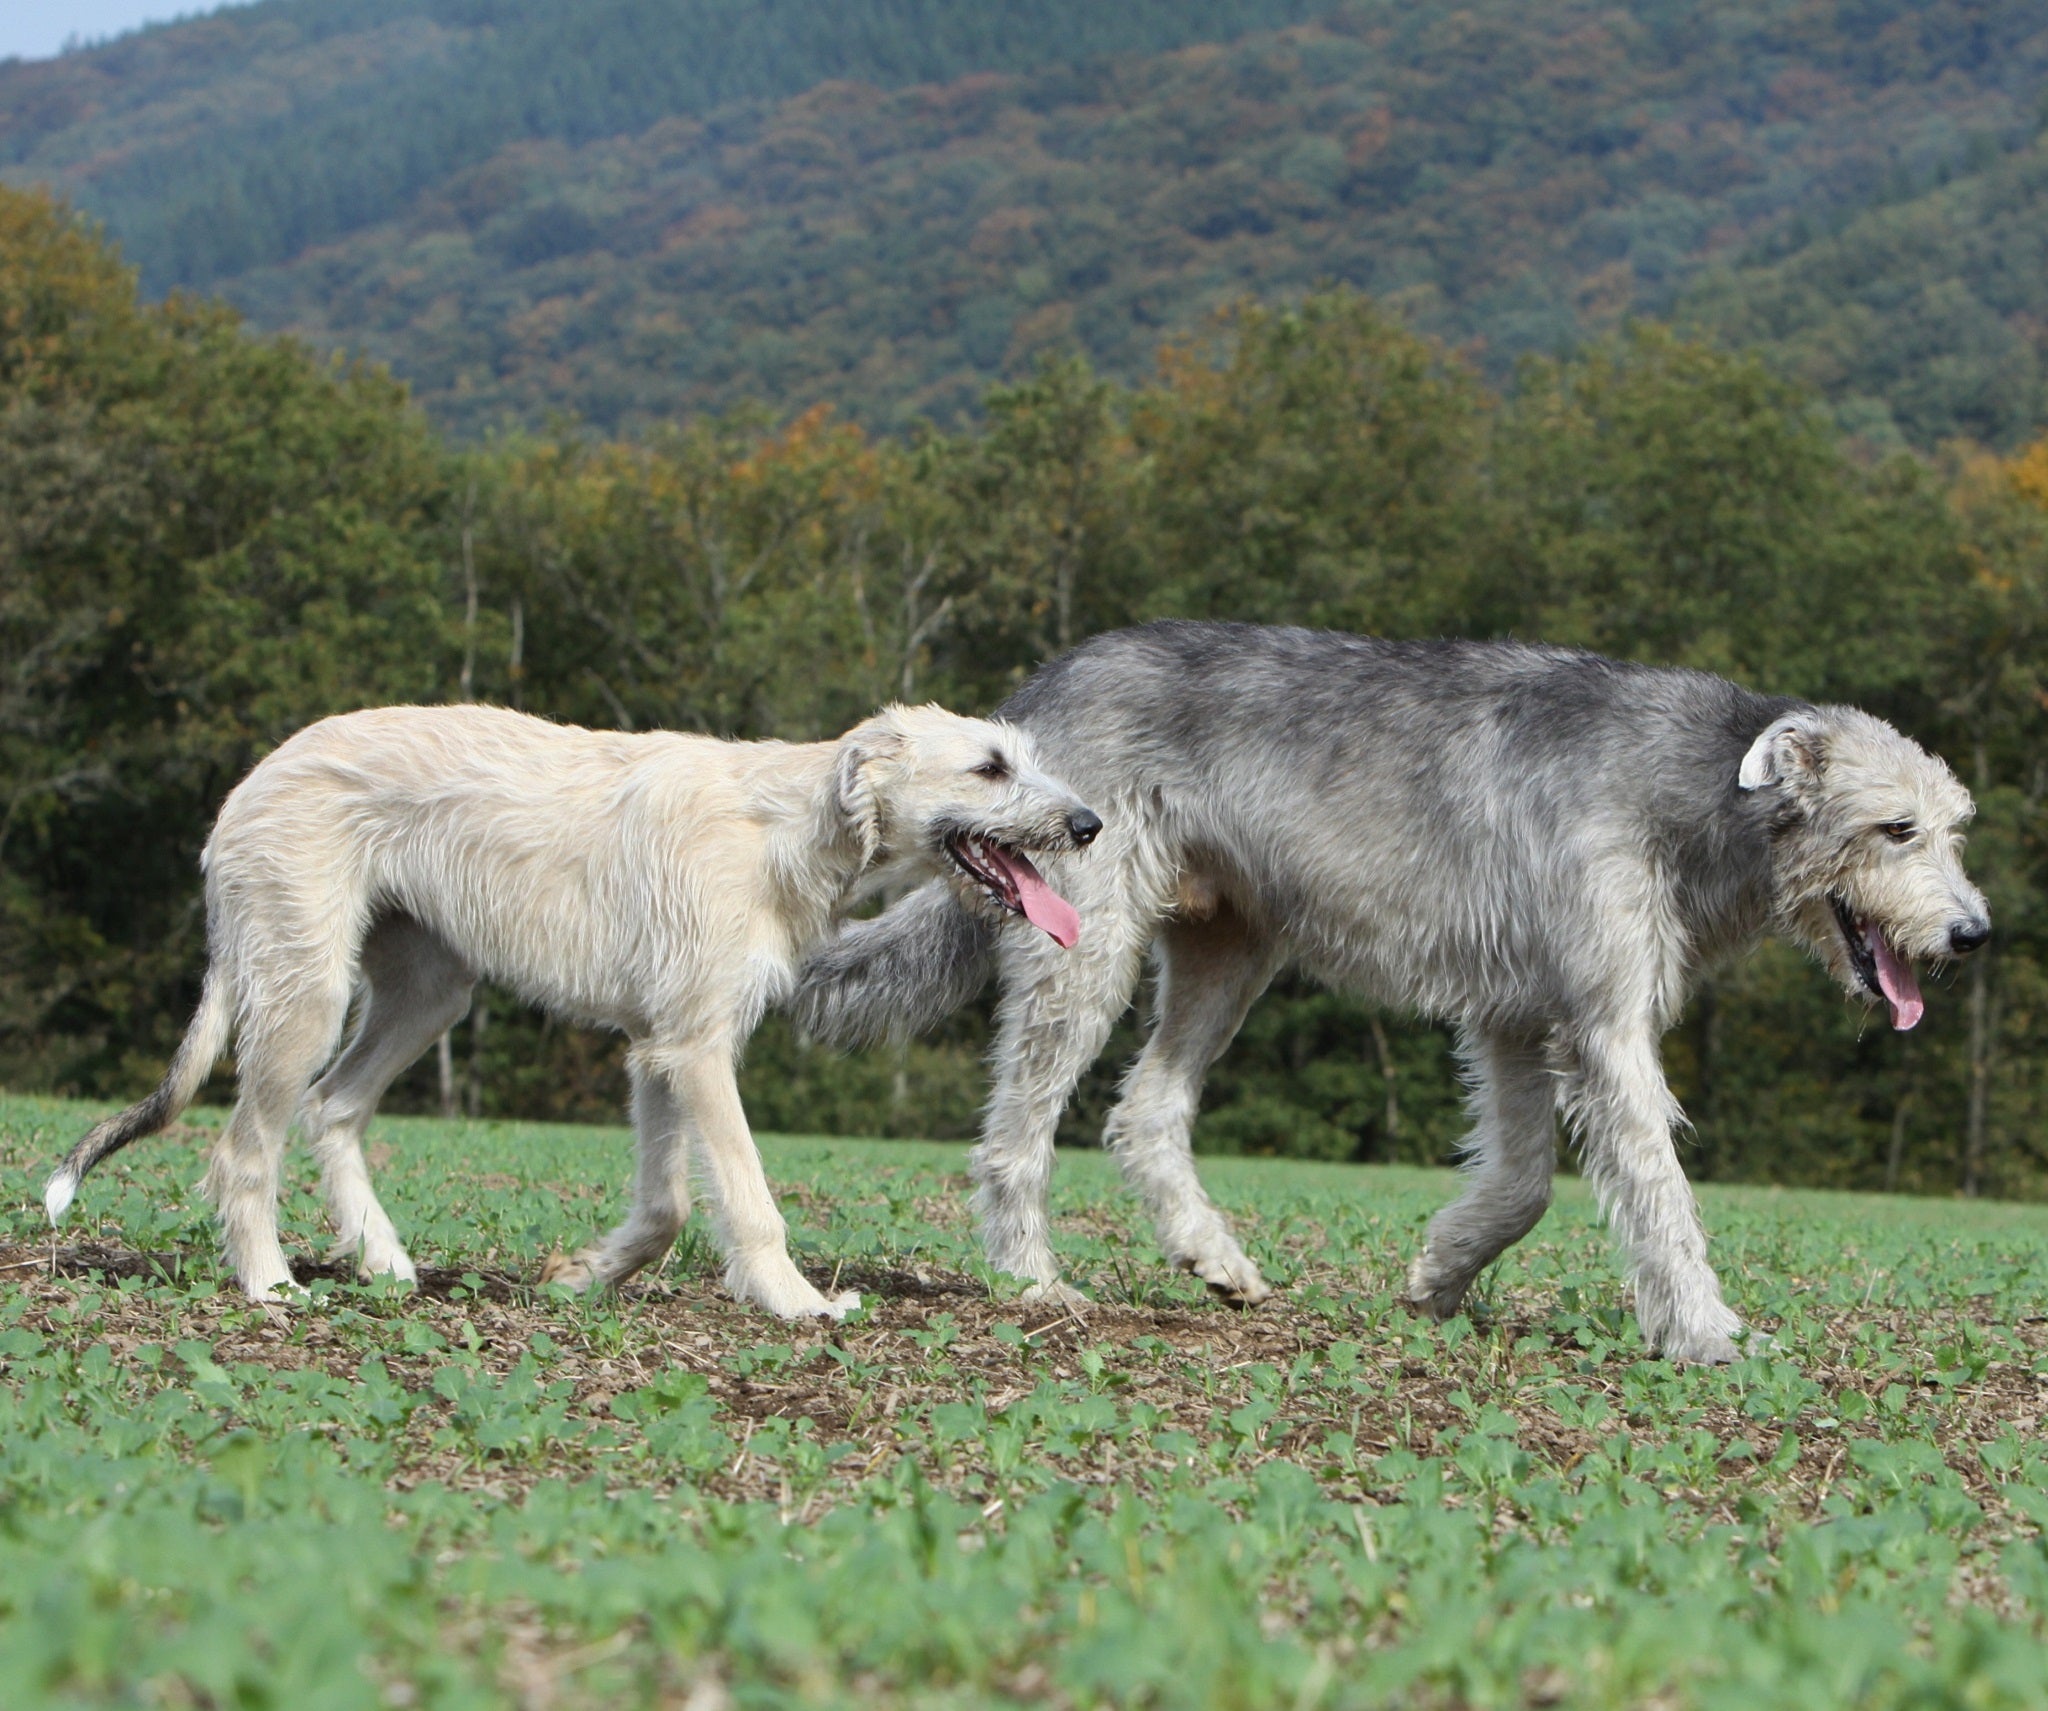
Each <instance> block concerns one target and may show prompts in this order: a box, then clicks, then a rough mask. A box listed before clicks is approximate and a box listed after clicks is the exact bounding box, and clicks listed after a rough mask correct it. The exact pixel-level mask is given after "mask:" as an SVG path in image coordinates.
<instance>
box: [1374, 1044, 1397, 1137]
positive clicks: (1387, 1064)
mask: <svg viewBox="0 0 2048 1711" xmlns="http://www.w3.org/2000/svg"><path fill="white" fill-rule="evenodd" d="M1372 1043H1373V1049H1374V1050H1375V1051H1377V1052H1378V1053H1379V1058H1380V1080H1382V1081H1383V1082H1385V1083H1386V1085H1387V1110H1386V1116H1385V1117H1384V1119H1383V1120H1382V1121H1383V1123H1384V1125H1385V1128H1386V1131H1387V1145H1388V1146H1393V1145H1394V1144H1395V1143H1396V1142H1398V1141H1399V1140H1400V1138H1401V1095H1400V1088H1399V1085H1398V1082H1399V1075H1398V1072H1397V1071H1396V1070H1395V1068H1394V1054H1393V1051H1392V1049H1391V1048H1390V1047H1389V1046H1388V1044H1387V1030H1386V1025H1385V1024H1384V1023H1383V1022H1381V1020H1380V1019H1379V1018H1378V1017H1377V1016H1375V1017H1374V1018H1373V1019H1372Z"/></svg>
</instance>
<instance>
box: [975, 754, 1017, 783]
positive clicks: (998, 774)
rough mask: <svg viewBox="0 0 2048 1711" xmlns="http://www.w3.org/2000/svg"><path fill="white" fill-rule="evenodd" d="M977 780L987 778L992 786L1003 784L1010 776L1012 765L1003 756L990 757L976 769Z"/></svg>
mask: <svg viewBox="0 0 2048 1711" xmlns="http://www.w3.org/2000/svg"><path fill="white" fill-rule="evenodd" d="M974 776H975V777H976V778H985V779H987V780H988V781H989V783H991V784H1001V783H1002V782H1003V780H1005V779H1006V778H1008V777H1009V776H1010V763H1009V762H1008V761H1006V760H1004V759H1003V757H1002V756H1001V755H990V756H989V757H988V759H987V760H985V761H983V762H982V763H981V765H979V766H977V767H976V768H974Z"/></svg>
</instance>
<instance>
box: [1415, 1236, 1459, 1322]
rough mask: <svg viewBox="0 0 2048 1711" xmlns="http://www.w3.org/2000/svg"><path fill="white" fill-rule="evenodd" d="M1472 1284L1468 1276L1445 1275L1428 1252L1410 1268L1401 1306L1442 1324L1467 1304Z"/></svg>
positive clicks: (1453, 1317)
mask: <svg viewBox="0 0 2048 1711" xmlns="http://www.w3.org/2000/svg"><path fill="white" fill-rule="evenodd" d="M1470 1288H1471V1284H1470V1282H1469V1281H1468V1280H1466V1279H1464V1278H1451V1279H1446V1278H1441V1277H1439V1276H1437V1274H1436V1271H1435V1268H1434V1267H1432V1266H1431V1265H1430V1263H1429V1255H1428V1254H1426V1253H1425V1254H1424V1255H1422V1256H1421V1257H1420V1258H1419V1259H1417V1260H1416V1262H1415V1263H1414V1264H1413V1265H1411V1266H1410V1267H1409V1268H1408V1281H1407V1283H1406V1285H1405V1286H1404V1287H1403V1288H1402V1291H1401V1305H1402V1306H1403V1307H1405V1308H1407V1309H1408V1311H1409V1312H1411V1313H1417V1314H1420V1315H1421V1316H1422V1317H1423V1318H1425V1319H1434V1320H1435V1321H1436V1322H1437V1323H1438V1324H1442V1323H1443V1321H1444V1320H1446V1319H1455V1318H1456V1317H1457V1316H1458V1309H1459V1308H1460V1307H1462V1306H1464V1304H1465V1293H1466V1291H1467V1290H1468V1289H1470Z"/></svg>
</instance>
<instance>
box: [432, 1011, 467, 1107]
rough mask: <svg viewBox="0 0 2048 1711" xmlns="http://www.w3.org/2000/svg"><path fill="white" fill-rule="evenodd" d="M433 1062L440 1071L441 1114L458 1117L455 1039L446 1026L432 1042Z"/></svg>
mask: <svg viewBox="0 0 2048 1711" xmlns="http://www.w3.org/2000/svg"><path fill="white" fill-rule="evenodd" d="M434 1063H435V1067H436V1068H437V1069H439V1070H440V1072H441V1115H442V1116H443V1117H459V1116H461V1115H462V1108H461V1106H460V1105H459V1104H458V1103H457V1102H456V1097H455V1040H454V1036H453V1034H452V1032H451V1031H450V1030H449V1029H447V1028H443V1029H442V1030H441V1037H440V1038H439V1039H438V1040H436V1041H435V1042H434Z"/></svg>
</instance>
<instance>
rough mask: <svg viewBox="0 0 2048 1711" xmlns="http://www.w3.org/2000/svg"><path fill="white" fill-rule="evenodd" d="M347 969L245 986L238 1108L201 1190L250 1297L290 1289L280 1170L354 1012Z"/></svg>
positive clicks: (274, 1296)
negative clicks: (297, 1119)
mask: <svg viewBox="0 0 2048 1711" xmlns="http://www.w3.org/2000/svg"><path fill="white" fill-rule="evenodd" d="M334 960H335V961H336V962H340V959H339V958H336V959H334ZM344 970H345V963H343V964H342V965H341V966H340V967H336V968H334V969H331V970H307V971H304V972H303V973H300V974H298V976H297V978H293V979H288V980H279V979H276V978H273V979H271V980H269V981H267V982H259V981H257V980H254V979H251V980H249V981H247V982H246V983H245V984H243V985H242V987H241V992H240V996H241V1002H242V1018H241V1022H240V1025H239V1026H238V1027H237V1028H236V1052H235V1072H236V1082H237V1091H236V1097H235V1109H234V1112H233V1114H232V1115H231V1116H230V1117H229V1118H228V1122H227V1126H226V1127H225V1128H224V1129H222V1130H221V1134H220V1139H219V1140H217V1141H216V1142H215V1143H214V1146H213V1153H212V1156H211V1158H210V1159H209V1160H208V1163H207V1168H206V1187H205V1192H206V1195H207V1197H208V1198H209V1199H210V1200H212V1202H213V1204H214V1209H215V1211H216V1212H217V1213H218V1214H219V1217H220V1230H221V1242H222V1245H223V1247H224V1248H225V1249H226V1252H227V1260H228V1264H229V1265H230V1266H231V1267H232V1268H233V1269H234V1273H235V1276H236V1278H237V1279H239V1280H240V1282H241V1285H242V1288H243V1289H244V1290H245V1291H246V1292H247V1294H248V1296H249V1298H250V1299H251V1300H252V1301H275V1300H279V1299H282V1298H283V1296H284V1295H285V1293H287V1292H288V1291H290V1290H291V1289H292V1287H293V1283H292V1272H291V1267H290V1266H289V1265H288V1264H286V1263H285V1257H284V1249H283V1248H282V1247H280V1246H279V1245H278V1239H277V1185H278V1171H279V1167H280V1165H281V1163H282V1160H283V1157H284V1146H285V1138H286V1135H287V1133H288V1132H289V1130H290V1128H291V1121H292V1117H293V1115H294V1113H296V1112H297V1111H298V1109H299V1106H300V1102H301V1101H302V1100H303V1099H304V1098H305V1096H306V1087H307V1084H308V1083H309V1082H310V1081H311V1080H312V1079H313V1075H314V1072H315V1071H317V1070H318V1069H319V1068H320V1066H321V1064H323V1063H324V1062H326V1060H327V1058H328V1056H329V1054H330V1053H332V1052H333V1050H334V1045H335V1041H336V1039H337V1038H338V1037H339V1036H340V1033H341V1025H342V1022H343V1021H344V1020H345V1019H346V1017H347V1014H348V999H349V987H350V981H349V980H348V978H347V976H346V973H345V972H344Z"/></svg>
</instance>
